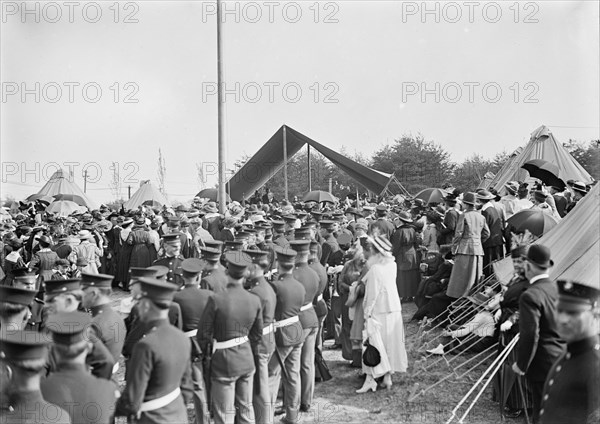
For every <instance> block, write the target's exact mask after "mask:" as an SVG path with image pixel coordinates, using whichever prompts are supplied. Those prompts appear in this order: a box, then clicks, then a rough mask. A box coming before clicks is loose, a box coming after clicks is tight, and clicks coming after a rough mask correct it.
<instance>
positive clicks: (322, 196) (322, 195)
mask: <svg viewBox="0 0 600 424" xmlns="http://www.w3.org/2000/svg"><path fill="white" fill-rule="evenodd" d="M302 201H303V202H317V203H321V202H329V203H335V198H334V197H333V194H331V193H330V192H328V191H323V190H314V191H309V192H308V193H306V194H305V195H304V197H303V198H302Z"/></svg>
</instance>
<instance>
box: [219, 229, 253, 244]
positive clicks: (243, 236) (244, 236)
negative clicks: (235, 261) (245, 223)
mask: <svg viewBox="0 0 600 424" xmlns="http://www.w3.org/2000/svg"><path fill="white" fill-rule="evenodd" d="M249 238H250V233H249V232H247V231H238V233H237V234H236V235H235V239H236V240H248V239H249ZM225 243H227V242H225Z"/></svg>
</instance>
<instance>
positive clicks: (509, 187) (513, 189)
mask: <svg viewBox="0 0 600 424" xmlns="http://www.w3.org/2000/svg"><path fill="white" fill-rule="evenodd" d="M504 187H506V191H508V192H509V193H510V194H512V195H515V194H517V191H519V183H518V182H516V181H509V182H507V183H506V184H504Z"/></svg>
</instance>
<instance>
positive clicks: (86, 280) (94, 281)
mask: <svg viewBox="0 0 600 424" xmlns="http://www.w3.org/2000/svg"><path fill="white" fill-rule="evenodd" d="M113 279H114V277H113V276H112V275H107V274H89V273H87V272H82V273H81V287H82V288H84V289H85V288H88V287H99V288H103V289H109V288H111V287H112V281H113Z"/></svg>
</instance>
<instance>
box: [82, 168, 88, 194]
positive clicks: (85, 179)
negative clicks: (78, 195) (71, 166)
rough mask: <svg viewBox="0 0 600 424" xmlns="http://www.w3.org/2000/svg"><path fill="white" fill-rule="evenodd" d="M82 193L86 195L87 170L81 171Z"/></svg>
mask: <svg viewBox="0 0 600 424" xmlns="http://www.w3.org/2000/svg"><path fill="white" fill-rule="evenodd" d="M83 192H84V193H87V169H86V170H85V171H83Z"/></svg>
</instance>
